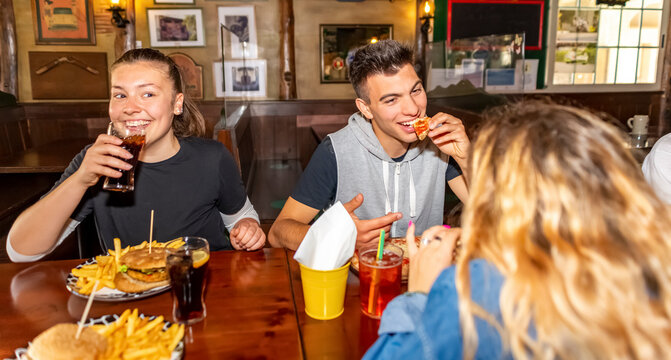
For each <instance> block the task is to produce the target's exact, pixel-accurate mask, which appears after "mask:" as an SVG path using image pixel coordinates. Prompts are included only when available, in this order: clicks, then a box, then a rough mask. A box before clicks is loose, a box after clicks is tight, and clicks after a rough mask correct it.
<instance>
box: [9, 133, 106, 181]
mask: <svg viewBox="0 0 671 360" xmlns="http://www.w3.org/2000/svg"><path fill="white" fill-rule="evenodd" d="M93 142H94V140H90V139H64V140H58V141H54V142H52V143H49V144H45V145H41V146H37V147H34V148H30V149H27V150H26V151H23V152H21V153H18V154H16V155H14V156H11V157H9V158H0V174H1V173H62V172H63V170H65V168H66V167H67V166H68V164H70V161H71V160H72V158H74V157H75V155H77V154H78V153H79V152H80V151H81V150H82V149H83V148H84V146H86V145H88V144H91V143H93Z"/></svg>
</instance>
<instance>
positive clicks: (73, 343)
mask: <svg viewBox="0 0 671 360" xmlns="http://www.w3.org/2000/svg"><path fill="white" fill-rule="evenodd" d="M76 334H77V325H75V324H58V325H54V326H52V327H51V328H49V329H47V330H45V331H43V332H42V333H41V334H39V335H37V337H36V338H35V339H34V340H33V341H32V342H31V343H30V346H29V347H28V354H27V355H28V359H29V360H45V359H50V360H61V359H62V360H69V359H81V360H89V359H91V360H94V359H100V358H101V357H102V355H103V354H105V351H106V350H107V339H106V338H105V337H104V336H103V335H100V334H98V333H97V332H96V331H95V330H93V329H91V328H88V327H85V328H83V329H82V333H81V334H80V335H79V339H76V338H75V335H76Z"/></svg>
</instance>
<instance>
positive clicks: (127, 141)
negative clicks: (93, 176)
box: [103, 122, 145, 192]
mask: <svg viewBox="0 0 671 360" xmlns="http://www.w3.org/2000/svg"><path fill="white" fill-rule="evenodd" d="M107 135H114V136H116V137H118V138H120V139H121V140H123V143H122V144H121V147H122V148H124V149H125V150H127V151H128V152H130V153H131V154H132V155H133V157H132V158H130V159H121V160H123V161H125V162H127V163H129V164H130V165H131V166H132V167H131V168H130V170H126V169H117V170H118V171H120V172H121V177H119V178H111V177H105V182H104V183H103V190H110V191H122V192H126V191H133V190H135V167H136V166H137V161H138V158H139V157H140V151H141V150H142V147H143V146H144V143H145V132H144V127H143V126H138V127H128V126H126V125H125V124H123V123H119V124H114V123H113V122H110V123H109V125H108V126H107Z"/></svg>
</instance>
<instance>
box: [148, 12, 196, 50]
mask: <svg viewBox="0 0 671 360" xmlns="http://www.w3.org/2000/svg"><path fill="white" fill-rule="evenodd" d="M147 27H148V28H149V41H150V44H151V46H152V47H193V46H205V28H204V27H203V10H202V9H198V8H188V9H186V8H179V9H175V8H173V9H159V8H151V9H147Z"/></svg>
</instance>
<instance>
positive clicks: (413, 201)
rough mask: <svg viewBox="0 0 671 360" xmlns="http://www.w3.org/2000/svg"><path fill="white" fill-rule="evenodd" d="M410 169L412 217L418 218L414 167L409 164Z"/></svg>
mask: <svg viewBox="0 0 671 360" xmlns="http://www.w3.org/2000/svg"><path fill="white" fill-rule="evenodd" d="M408 169H410V217H411V218H414V217H415V216H417V193H416V192H415V181H414V180H413V179H412V178H413V176H412V166H411V165H410V162H408Z"/></svg>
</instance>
